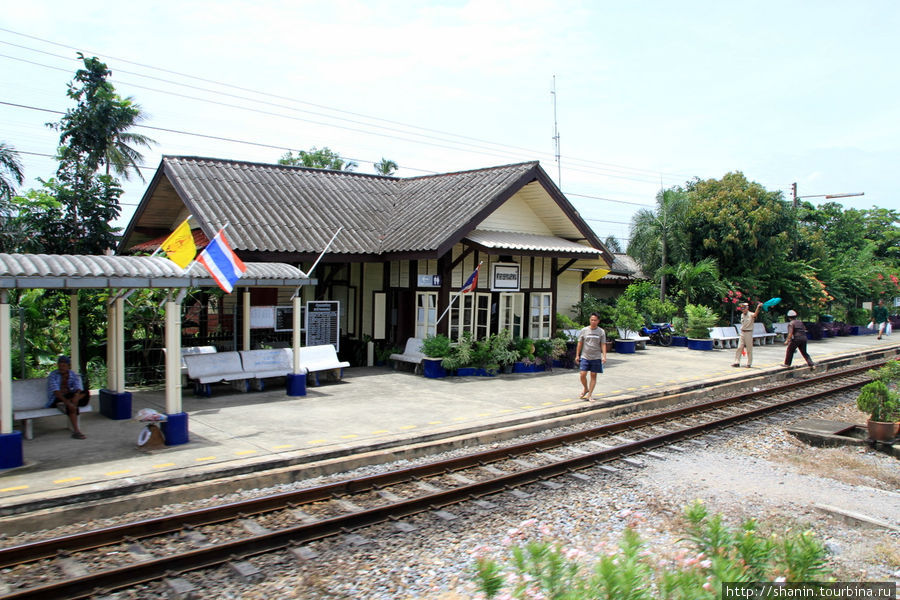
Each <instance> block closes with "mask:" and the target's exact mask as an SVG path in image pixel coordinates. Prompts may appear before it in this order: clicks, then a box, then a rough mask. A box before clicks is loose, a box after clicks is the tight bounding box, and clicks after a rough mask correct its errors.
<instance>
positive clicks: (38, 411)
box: [12, 377, 93, 440]
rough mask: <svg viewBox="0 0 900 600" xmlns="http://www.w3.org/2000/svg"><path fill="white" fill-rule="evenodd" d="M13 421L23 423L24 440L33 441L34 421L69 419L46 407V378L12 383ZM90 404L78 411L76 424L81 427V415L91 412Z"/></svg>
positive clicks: (57, 410)
mask: <svg viewBox="0 0 900 600" xmlns="http://www.w3.org/2000/svg"><path fill="white" fill-rule="evenodd" d="M12 401H13V421H23V422H24V427H23V430H24V431H23V434H24V437H25V439H26V440H31V439H34V424H33V420H34V419H40V418H41V417H64V418H65V419H66V422H68V419H69V417H68V416H67V415H66V414H64V413H61V412H59V409H57V408H55V407H52V406H51V407H49V408H48V407H47V378H46V377H41V378H37V379H16V380H14V381H13V382H12ZM92 410H93V409H92V408H91V403H90V402H88V404H87V406H82V407H80V408H79V409H78V411H79V415H78V423H79V425H78V426H79V427H81V414H80V413H86V412H91V411H92Z"/></svg>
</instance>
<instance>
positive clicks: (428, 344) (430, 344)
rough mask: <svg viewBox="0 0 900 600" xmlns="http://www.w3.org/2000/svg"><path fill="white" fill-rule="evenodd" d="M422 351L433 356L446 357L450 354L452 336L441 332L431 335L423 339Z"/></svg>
mask: <svg viewBox="0 0 900 600" xmlns="http://www.w3.org/2000/svg"><path fill="white" fill-rule="evenodd" d="M422 353H423V354H425V356H428V357H431V358H444V357H446V356H449V355H450V338H448V337H447V336H446V335H444V334H442V333H439V334H437V335H429V336H428V337H427V338H425V339H424V340H422Z"/></svg>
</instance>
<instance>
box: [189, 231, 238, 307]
mask: <svg viewBox="0 0 900 600" xmlns="http://www.w3.org/2000/svg"><path fill="white" fill-rule="evenodd" d="M197 262H199V263H200V264H201V265H203V266H204V267H206V270H207V271H208V272H209V274H210V275H211V276H212V278H213V279H215V281H216V283H217V284H219V287H220V288H222V289H223V290H225V293H226V294H230V293H231V290H233V289H234V284H235V282H236V281H237V280H238V279H240V277H241V275H243V274H244V273H246V272H247V265H245V264H244V263H243V262H242V261H241V259H240V258H238V257H237V254H235V253H234V250H232V249H231V246H229V245H228V240H227V239H226V238H225V230H224V229H220V230H219V233H217V234H216V237H214V238H213V239H212V241H211V242H210V243H209V245H208V246H206V248H205V249H204V250H203V252H201V253H200V256H199V257H198V258H197Z"/></svg>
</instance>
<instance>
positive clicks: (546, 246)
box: [466, 229, 600, 256]
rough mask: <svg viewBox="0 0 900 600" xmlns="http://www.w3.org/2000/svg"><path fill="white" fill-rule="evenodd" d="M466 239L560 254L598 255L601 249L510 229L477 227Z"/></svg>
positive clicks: (486, 243)
mask: <svg viewBox="0 0 900 600" xmlns="http://www.w3.org/2000/svg"><path fill="white" fill-rule="evenodd" d="M466 239H468V240H471V241H472V242H474V243H476V244H479V245H480V246H484V247H485V248H492V249H498V250H507V249H508V250H525V251H535V252H555V253H559V254H576V255H587V256H597V255H598V254H600V251H599V250H597V249H596V248H591V247H590V246H585V245H584V244H579V243H578V242H572V241H569V240H564V239H562V238H558V237H555V236H552V235H535V234H531V233H514V232H509V231H486V230H484V229H475V230H474V231H471V232H469V233H468V234H466Z"/></svg>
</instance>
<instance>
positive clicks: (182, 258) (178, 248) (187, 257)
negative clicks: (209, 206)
mask: <svg viewBox="0 0 900 600" xmlns="http://www.w3.org/2000/svg"><path fill="white" fill-rule="evenodd" d="M190 220H191V218H190V217H188V218H187V219H185V220H184V223H182V224H181V225H179V226H178V227H176V228H175V231H173V232H172V234H171V235H170V236H169V237H167V238H166V241H164V242H163V243H162V244H160V248H162V249H163V250H164V251H165V253H166V257H167V258H168V259H169V260H171V261H172V262H173V263H175V264H176V265H178V266H179V267H181V268H182V269H184V268H185V267H187V266H188V265H189V264H191V261H192V260H194V257H195V256H197V246H195V245H194V235H193V234H192V233H191V226H190V224H189V223H188V222H189V221H190Z"/></svg>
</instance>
